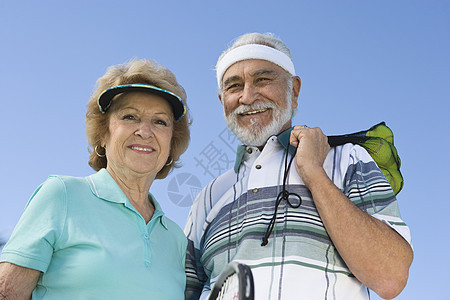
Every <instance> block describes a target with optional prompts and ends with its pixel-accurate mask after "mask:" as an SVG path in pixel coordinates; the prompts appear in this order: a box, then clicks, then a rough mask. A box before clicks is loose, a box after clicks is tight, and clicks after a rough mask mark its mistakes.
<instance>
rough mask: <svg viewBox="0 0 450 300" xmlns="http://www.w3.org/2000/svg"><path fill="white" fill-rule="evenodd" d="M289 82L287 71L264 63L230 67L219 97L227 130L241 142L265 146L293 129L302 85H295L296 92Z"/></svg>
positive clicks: (240, 64)
mask: <svg viewBox="0 0 450 300" xmlns="http://www.w3.org/2000/svg"><path fill="white" fill-rule="evenodd" d="M290 82H292V81H291V79H290V75H289V74H288V73H287V72H286V71H285V70H283V69H282V68H281V67H279V66H277V65H275V64H273V63H271V62H268V61H265V60H259V59H250V60H244V61H241V62H237V63H235V64H233V65H232V66H231V67H230V68H228V70H227V71H226V72H225V74H224V76H223V78H222V93H220V94H219V98H220V100H221V102H222V104H223V108H224V113H225V119H226V122H227V124H228V127H230V130H231V131H233V132H234V133H235V134H236V136H237V137H238V138H239V139H240V140H241V142H243V143H244V144H246V145H249V146H262V145H263V144H264V143H265V142H266V141H267V139H268V138H269V137H270V136H272V135H275V134H278V133H280V132H282V131H284V130H286V129H288V128H289V127H290V126H291V117H292V111H293V109H294V108H296V107H297V96H298V90H299V88H300V82H299V80H298V82H297V81H295V82H294V84H295V85H296V86H298V88H297V89H293V87H292V84H290Z"/></svg>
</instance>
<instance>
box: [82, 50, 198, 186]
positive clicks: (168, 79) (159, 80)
mask: <svg viewBox="0 0 450 300" xmlns="http://www.w3.org/2000/svg"><path fill="white" fill-rule="evenodd" d="M132 83H143V84H150V85H154V86H156V87H159V88H162V89H165V90H168V91H170V92H172V93H174V94H176V95H178V96H179V97H180V98H181V99H182V100H183V102H184V104H185V105H186V92H185V91H184V89H183V87H182V86H181V85H180V84H179V83H178V82H177V79H176V77H175V75H174V74H173V73H172V72H171V71H170V70H169V69H167V68H165V67H164V66H162V65H159V64H158V63H156V62H154V61H152V60H146V59H143V60H131V61H129V62H127V63H124V64H120V65H115V66H111V67H109V68H108V70H107V71H106V73H105V75H103V76H102V77H100V78H99V79H98V80H97V85H96V89H95V91H94V93H93V94H92V95H91V98H90V100H89V103H88V106H87V112H86V135H87V138H88V143H89V145H90V147H91V149H90V156H89V165H90V166H91V167H92V168H93V169H94V170H96V171H98V170H100V169H101V168H106V166H107V163H108V159H107V157H106V156H103V154H104V153H105V150H104V148H103V145H102V142H103V141H104V138H105V137H106V135H107V134H108V127H109V116H110V114H109V113H108V112H106V113H104V114H103V113H101V112H100V109H99V107H98V104H97V99H98V97H99V96H100V94H101V93H102V92H103V91H104V90H106V89H108V88H111V87H113V86H117V85H123V84H132ZM190 125H191V120H190V118H189V110H188V109H187V110H186V114H185V115H184V116H183V117H182V118H181V119H180V120H179V121H177V122H174V126H173V134H172V141H171V144H170V155H169V160H173V163H171V164H170V165H168V166H166V165H165V166H164V167H163V168H162V169H161V170H160V171H159V172H158V174H157V175H156V178H157V179H163V178H165V177H166V176H167V175H168V174H169V172H170V171H171V170H172V169H173V168H179V167H180V166H181V165H180V163H179V162H178V160H179V158H180V156H181V154H183V153H184V152H185V151H186V149H187V146H188V144H189V139H190V131H189V126H190ZM96 152H97V153H98V154H97V153H96ZM99 155H102V157H100V156H99Z"/></svg>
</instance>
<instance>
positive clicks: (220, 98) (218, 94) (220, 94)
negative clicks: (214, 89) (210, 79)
mask: <svg viewBox="0 0 450 300" xmlns="http://www.w3.org/2000/svg"><path fill="white" fill-rule="evenodd" d="M217 97H219V100H220V103H221V104H222V105H223V101H222V93H221V92H219V93H217Z"/></svg>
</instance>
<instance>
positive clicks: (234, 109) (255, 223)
mask: <svg viewBox="0 0 450 300" xmlns="http://www.w3.org/2000/svg"><path fill="white" fill-rule="evenodd" d="M216 69H217V81H218V85H219V99H220V101H221V103H222V105H223V109H224V113H225V119H226V122H227V124H228V126H229V128H230V129H231V130H232V131H233V132H234V133H235V134H236V136H237V137H238V138H239V140H240V141H241V142H242V143H243V144H244V145H243V146H240V147H239V148H238V151H237V158H236V163H235V167H234V169H233V170H229V171H228V172H226V173H224V174H222V175H221V176H219V177H218V178H216V179H214V180H213V181H212V182H211V183H209V184H208V185H207V186H206V187H205V188H204V189H203V191H202V192H201V193H200V194H199V196H198V197H197V199H196V200H195V202H194V204H193V206H192V209H191V213H190V215H189V219H188V221H187V224H186V227H185V233H186V235H187V237H188V243H189V244H188V253H187V258H186V274H187V288H186V298H187V299H198V298H201V299H205V298H207V296H208V294H209V291H210V289H211V287H212V286H213V285H214V282H215V281H216V279H217V277H218V276H219V274H220V273H221V271H222V270H223V268H224V267H225V266H226V265H227V263H229V262H230V261H239V262H241V263H245V264H247V265H249V266H250V267H251V269H252V272H253V277H254V282H255V299H258V300H259V299H308V300H311V299H369V297H370V296H369V289H371V290H373V291H375V292H376V293H377V294H378V295H379V296H381V297H383V298H393V297H395V296H397V295H398V294H399V293H400V292H401V291H402V290H403V288H404V287H405V284H406V281H407V279H408V272H409V267H410V265H411V262H412V259H413V252H412V249H411V246H410V234H409V229H408V227H407V226H406V224H405V223H404V222H403V221H402V219H401V218H400V214H399V210H398V206H397V201H396V198H395V194H394V193H393V191H392V189H391V187H390V185H389V183H388V181H387V180H386V178H385V177H384V176H383V174H382V172H381V171H380V170H379V169H378V167H377V165H376V164H375V162H374V161H373V160H372V158H371V157H370V155H369V154H368V153H367V152H366V151H365V150H364V149H363V148H362V147H360V146H358V145H353V144H345V145H342V146H337V147H333V148H330V146H329V145H328V141H327V137H326V136H325V135H324V134H323V133H322V131H321V130H320V129H319V128H309V127H307V126H295V127H293V128H292V127H291V118H292V116H293V112H294V110H295V109H296V108H297V99H298V95H299V91H300V78H299V77H298V76H296V75H295V70H294V65H293V63H292V59H291V55H290V51H289V49H288V48H287V47H286V46H285V45H284V44H283V43H282V42H281V40H279V39H277V38H275V37H273V36H272V35H270V34H259V33H251V34H245V35H243V36H241V37H239V38H238V39H237V40H236V41H235V43H234V44H233V45H232V46H231V47H230V48H229V49H227V50H226V51H224V53H223V54H222V55H221V56H220V57H219V60H218V62H217V66H216ZM289 144H290V145H291V146H289ZM288 162H289V163H288ZM291 163H292V164H293V165H294V166H295V167H293V168H291Z"/></svg>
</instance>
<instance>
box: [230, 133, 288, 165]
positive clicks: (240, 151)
mask: <svg viewBox="0 0 450 300" xmlns="http://www.w3.org/2000/svg"><path fill="white" fill-rule="evenodd" d="M292 129H294V127H291V128H288V129H286V130H285V131H283V132H281V133H279V134H278V135H277V136H276V137H277V140H278V142H279V143H280V144H281V146H283V148H284V149H286V148H287V147H288V146H289V153H290V154H291V155H295V152H296V151H297V148H296V147H294V146H292V145H291V144H289V139H290V137H291V132H292ZM269 140H270V139H269ZM268 142H269V141H267V142H266V145H267V143H268ZM247 148H249V147H247V146H245V145H240V146H238V148H237V151H236V161H235V163H234V172H235V173H238V172H239V167H240V166H241V164H242V160H243V158H244V154H245V152H246V150H247ZM263 150H264V149H263Z"/></svg>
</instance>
